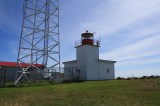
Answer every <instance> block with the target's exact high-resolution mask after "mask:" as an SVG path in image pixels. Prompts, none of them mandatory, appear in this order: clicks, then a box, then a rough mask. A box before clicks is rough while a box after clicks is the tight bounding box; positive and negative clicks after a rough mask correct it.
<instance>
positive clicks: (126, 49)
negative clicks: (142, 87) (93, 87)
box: [0, 0, 160, 77]
mask: <svg viewBox="0 0 160 106" xmlns="http://www.w3.org/2000/svg"><path fill="white" fill-rule="evenodd" d="M22 8H23V0H0V61H16V58H17V53H18V52H17V51H18V45H19V37H20V32H21V25H22V16H23V14H22V12H23V11H22V10H23V9H22ZM86 30H89V31H90V32H94V33H95V38H96V39H99V36H100V38H101V47H100V58H101V59H107V60H115V61H117V63H116V65H115V70H116V76H122V77H130V76H132V74H133V75H134V76H143V75H160V0H60V36H61V37H60V38H61V61H68V60H73V59H75V58H76V52H75V48H74V45H75V41H77V40H79V39H80V34H81V33H83V32H85V31H86Z"/></svg>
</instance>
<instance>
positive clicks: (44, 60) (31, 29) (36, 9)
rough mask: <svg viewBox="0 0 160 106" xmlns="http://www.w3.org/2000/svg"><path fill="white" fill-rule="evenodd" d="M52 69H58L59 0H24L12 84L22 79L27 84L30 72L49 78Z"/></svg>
mask: <svg viewBox="0 0 160 106" xmlns="http://www.w3.org/2000/svg"><path fill="white" fill-rule="evenodd" d="M24 63H25V65H27V67H25V68H24V67H22V64H24ZM38 64H42V66H43V68H42V67H41V68H39V67H38ZM55 67H60V40H59V0H24V5H23V25H22V30H21V36H20V44H19V51H18V58H17V74H16V79H15V84H16V83H17V82H18V81H19V80H21V78H22V77H23V78H24V77H25V78H26V79H27V80H28V81H30V77H29V76H30V74H31V72H32V71H33V70H34V71H35V70H36V71H37V72H42V73H43V75H44V76H49V72H50V70H53V69H54V68H55ZM59 69H60V68H59Z"/></svg>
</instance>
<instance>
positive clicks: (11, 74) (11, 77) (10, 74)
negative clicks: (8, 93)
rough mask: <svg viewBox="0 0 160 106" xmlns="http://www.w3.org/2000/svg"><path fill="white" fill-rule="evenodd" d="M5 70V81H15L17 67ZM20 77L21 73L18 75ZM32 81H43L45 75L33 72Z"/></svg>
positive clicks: (5, 68)
mask: <svg viewBox="0 0 160 106" xmlns="http://www.w3.org/2000/svg"><path fill="white" fill-rule="evenodd" d="M3 69H4V70H5V80H6V81H15V75H16V70H17V68H16V67H6V66H5V67H3ZM18 76H20V73H19V74H18ZM30 77H31V79H33V80H42V79H43V73H42V72H36V71H33V72H31V75H30ZM22 79H25V77H24V76H23V78H22Z"/></svg>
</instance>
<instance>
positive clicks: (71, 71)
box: [64, 62, 77, 80]
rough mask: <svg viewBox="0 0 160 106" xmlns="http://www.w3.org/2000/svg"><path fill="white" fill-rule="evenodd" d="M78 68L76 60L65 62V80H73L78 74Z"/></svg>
mask: <svg viewBox="0 0 160 106" xmlns="http://www.w3.org/2000/svg"><path fill="white" fill-rule="evenodd" d="M76 68H77V64H76V62H69V63H64V80H73V79H74V78H75V76H76V75H75V72H76Z"/></svg>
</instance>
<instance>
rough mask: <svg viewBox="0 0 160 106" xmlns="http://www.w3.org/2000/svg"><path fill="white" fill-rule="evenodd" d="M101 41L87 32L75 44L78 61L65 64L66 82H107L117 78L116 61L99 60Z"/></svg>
mask: <svg viewBox="0 0 160 106" xmlns="http://www.w3.org/2000/svg"><path fill="white" fill-rule="evenodd" d="M99 47H100V41H98V40H95V39H94V34H93V33H90V32H88V31H86V32H85V33H82V34H81V40H79V41H76V42H75V48H76V60H72V61H66V62H63V64H64V80H107V79H114V78H115V70H114V69H115V68H114V63H116V61H111V60H102V59H99Z"/></svg>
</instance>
